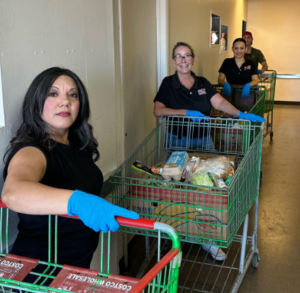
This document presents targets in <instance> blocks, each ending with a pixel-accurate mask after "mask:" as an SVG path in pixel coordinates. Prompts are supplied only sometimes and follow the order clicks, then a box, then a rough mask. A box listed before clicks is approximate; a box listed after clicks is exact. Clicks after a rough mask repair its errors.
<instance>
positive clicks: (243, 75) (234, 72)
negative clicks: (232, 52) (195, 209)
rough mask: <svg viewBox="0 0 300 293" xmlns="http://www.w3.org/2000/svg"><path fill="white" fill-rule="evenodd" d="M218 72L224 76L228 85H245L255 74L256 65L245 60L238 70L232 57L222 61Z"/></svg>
mask: <svg viewBox="0 0 300 293" xmlns="http://www.w3.org/2000/svg"><path fill="white" fill-rule="evenodd" d="M219 72H220V73H223V74H225V76H226V80H227V81H228V82H229V84H231V85H245V84H246V83H249V82H251V81H252V75H255V74H257V65H255V63H254V62H253V61H252V60H247V59H245V62H244V63H243V64H242V66H241V67H240V68H238V66H237V65H236V63H235V59H234V57H233V58H227V59H225V60H224V62H223V64H222V66H221V68H220V70H219Z"/></svg>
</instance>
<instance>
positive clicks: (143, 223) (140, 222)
mask: <svg viewBox="0 0 300 293" xmlns="http://www.w3.org/2000/svg"><path fill="white" fill-rule="evenodd" d="M0 208H7V206H6V205H5V204H4V203H3V201H2V200H1V199H0ZM59 216H61V217H69V216H68V215H59ZM70 218H77V219H79V218H78V217H77V216H72V217H70ZM116 220H117V221H118V223H119V224H120V225H123V226H129V227H135V228H144V229H151V230H153V229H154V223H155V221H154V220H148V219H137V220H132V219H128V218H123V217H116Z"/></svg>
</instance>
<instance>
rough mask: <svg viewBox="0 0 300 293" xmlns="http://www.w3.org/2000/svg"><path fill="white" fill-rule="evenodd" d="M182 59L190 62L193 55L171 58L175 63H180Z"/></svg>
mask: <svg viewBox="0 0 300 293" xmlns="http://www.w3.org/2000/svg"><path fill="white" fill-rule="evenodd" d="M183 58H184V59H185V61H191V60H192V58H193V55H192V54H185V55H184V56H181V55H179V54H177V55H175V56H173V59H174V60H175V61H176V62H180V61H182V60H183Z"/></svg>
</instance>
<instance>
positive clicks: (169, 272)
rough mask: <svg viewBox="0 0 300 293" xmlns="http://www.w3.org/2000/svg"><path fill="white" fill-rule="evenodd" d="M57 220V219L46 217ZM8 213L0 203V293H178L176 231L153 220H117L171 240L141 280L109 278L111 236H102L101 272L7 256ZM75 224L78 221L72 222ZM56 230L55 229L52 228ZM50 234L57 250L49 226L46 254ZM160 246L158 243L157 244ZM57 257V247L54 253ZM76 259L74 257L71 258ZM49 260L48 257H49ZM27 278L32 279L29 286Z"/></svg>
mask: <svg viewBox="0 0 300 293" xmlns="http://www.w3.org/2000/svg"><path fill="white" fill-rule="evenodd" d="M51 217H55V218H56V219H57V218H58V217H60V216H49V223H51ZM9 218H10V211H9V209H8V208H7V207H6V206H5V205H4V204H3V203H2V201H0V219H1V223H0V237H1V239H0V251H1V253H0V288H1V292H60V293H65V292H77V293H81V292H85V293H89V292H90V293H92V292H93V293H97V292H111V293H113V292H124V293H126V292H128V293H133V292H134V293H136V292H161V293H162V292H166V293H167V292H168V293H176V292H177V283H178V272H179V267H180V262H181V250H180V240H179V237H178V235H177V233H176V231H175V230H174V229H173V228H172V227H170V226H169V225H167V224H164V223H157V222H155V221H153V220H147V219H139V220H131V219H126V218H121V217H117V220H118V222H119V224H120V225H121V226H124V227H134V228H136V229H139V230H140V231H146V230H151V231H153V232H155V233H156V235H157V237H158V239H160V238H161V237H164V238H167V239H170V241H171V243H172V247H171V248H170V250H169V251H168V252H167V253H165V254H164V255H162V254H161V253H160V247H158V251H159V253H158V254H157V260H156V264H155V265H154V266H153V267H152V268H151V269H150V270H149V271H148V272H147V274H145V275H144V276H143V277H142V278H141V279H137V278H132V277H126V276H119V275H114V274H110V241H111V233H110V232H108V233H101V235H100V236H101V253H100V254H101V258H100V271H95V270H88V269H83V268H79V267H74V266H69V265H61V264H57V263H50V262H45V261H40V260H38V259H32V258H28V257H22V256H18V255H12V254H9V227H10V225H9V223H10V221H9ZM74 221H78V219H74ZM54 226H56V225H54ZM51 231H56V232H55V234H54V237H55V239H54V243H55V246H57V243H58V242H59V239H57V230H56V227H52V228H51V225H50V226H49V254H51V251H53V249H51V243H52V241H51V235H52V233H51ZM158 243H160V241H158ZM54 251H55V253H57V247H55V249H54ZM74 257H76V256H74ZM49 259H51V255H49ZM27 276H35V277H36V278H35V279H36V280H35V281H34V282H32V283H29V282H27V281H26V277H27Z"/></svg>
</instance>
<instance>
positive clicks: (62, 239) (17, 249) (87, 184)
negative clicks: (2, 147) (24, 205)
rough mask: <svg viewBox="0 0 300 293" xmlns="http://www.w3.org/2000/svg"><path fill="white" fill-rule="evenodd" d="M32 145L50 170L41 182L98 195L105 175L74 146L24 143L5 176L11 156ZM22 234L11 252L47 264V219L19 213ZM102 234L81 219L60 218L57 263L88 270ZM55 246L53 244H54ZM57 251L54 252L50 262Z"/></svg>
mask: <svg viewBox="0 0 300 293" xmlns="http://www.w3.org/2000/svg"><path fill="white" fill-rule="evenodd" d="M26 146H33V147H36V148H38V149H39V150H41V151H42V152H43V154H44V155H45V157H46V160H47V168H46V172H45V175H44V177H43V179H42V180H41V181H40V183H42V184H45V185H48V186H51V187H56V188H61V189H70V190H75V189H78V190H81V191H84V192H87V193H91V194H94V195H97V196H99V195H100V191H101V188H102V184H103V175H102V172H101V171H100V169H99V168H98V167H97V166H96V164H95V163H94V162H93V160H92V156H91V155H87V154H84V153H82V152H79V151H78V150H77V149H76V148H75V147H74V146H72V145H64V144H61V143H56V145H55V147H54V148H53V149H52V150H51V151H48V150H47V149H46V148H44V147H42V146H39V145H35V144H32V143H28V144H23V145H21V146H20V147H19V148H18V149H16V150H15V151H14V152H13V153H12V154H10V156H9V157H8V160H7V162H6V165H5V168H4V171H3V177H4V180H5V178H6V176H7V168H8V165H9V162H10V160H11V159H12V157H13V156H14V155H15V154H16V153H17V151H19V150H20V149H21V148H23V147H26ZM18 216H19V225H18V230H19V234H18V236H17V239H16V241H15V243H14V245H13V248H12V250H11V251H10V253H12V254H17V255H21V256H27V257H32V258H37V259H40V260H43V261H48V219H49V217H48V216H35V215H27V214H21V213H19V214H18ZM54 218H55V217H54V216H51V222H52V233H51V234H52V242H53V241H54V229H53V228H54ZM98 241H99V233H98V232H95V231H94V230H92V229H90V228H88V227H87V226H85V225H84V224H83V222H82V221H81V220H77V219H69V218H63V217H58V261H57V262H58V263H59V264H69V265H74V266H79V267H84V268H89V266H90V262H91V260H92V257H93V253H94V251H95V250H96V248H97V245H98ZM52 247H53V244H52ZM53 254H54V251H52V259H51V262H54V259H53Z"/></svg>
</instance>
